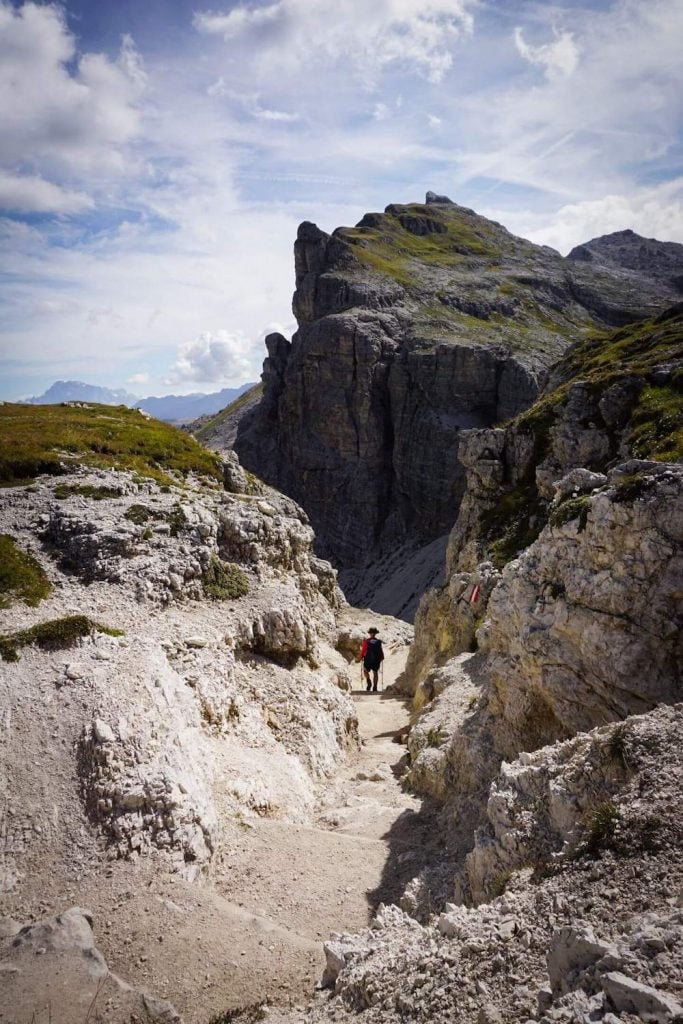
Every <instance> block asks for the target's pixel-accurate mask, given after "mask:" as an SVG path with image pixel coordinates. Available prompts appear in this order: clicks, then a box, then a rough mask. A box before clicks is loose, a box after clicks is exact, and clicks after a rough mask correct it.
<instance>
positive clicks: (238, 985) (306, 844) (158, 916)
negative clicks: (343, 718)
mask: <svg viewBox="0 0 683 1024" xmlns="http://www.w3.org/2000/svg"><path fill="white" fill-rule="evenodd" d="M406 654H407V647H406V646H405V645H399V644H397V645H396V648H395V650H393V651H392V650H391V649H389V650H388V658H387V661H386V663H385V673H384V686H385V690H386V687H388V686H390V684H391V683H392V682H393V681H394V680H395V679H396V678H397V676H398V675H399V674H400V673H401V672H402V670H403V667H404V662H405V657H406ZM353 683H354V692H353V700H354V702H355V704H356V707H357V711H358V719H359V729H360V735H361V737H362V740H363V744H362V747H361V749H360V751H359V752H358V753H357V754H356V755H354V756H353V757H352V758H351V759H350V760H349V761H348V762H347V763H346V764H345V765H344V766H342V768H341V770H340V772H339V774H338V775H337V776H336V777H335V778H333V779H332V780H330V782H329V783H328V784H327V786H326V787H324V789H323V791H322V796H321V801H320V804H319V806H318V809H317V813H316V816H315V819H314V821H313V822H312V823H311V824H308V825H293V824H291V823H288V822H284V821H278V820H277V819H267V818H264V819H256V820H253V819H251V820H250V821H249V822H247V821H246V820H245V821H244V822H243V823H242V825H241V827H236V828H234V830H233V832H232V833H231V834H230V835H229V836H227V837H226V841H225V843H224V845H223V847H222V851H221V853H220V854H219V855H218V856H217V858H216V862H215V863H214V867H213V869H212V873H211V879H210V880H209V881H208V882H206V883H203V884H201V883H199V884H198V883H194V884H189V883H187V882H184V881H183V880H181V879H179V878H178V876H175V875H170V874H167V873H165V872H163V873H162V872H159V871H158V867H157V868H155V865H154V863H153V862H152V861H150V860H148V859H140V861H138V862H137V864H130V863H127V862H124V861H117V862H115V864H113V865H112V867H111V869H109V870H108V871H107V873H106V877H103V876H102V873H101V870H99V869H97V868H96V865H97V863H98V858H99V854H98V853H97V850H96V848H95V847H94V846H93V849H92V850H91V851H88V850H86V843H85V834H84V836H83V841H84V847H83V849H84V853H83V858H84V859H83V864H82V865H81V866H80V868H79V871H78V873H77V874H73V877H71V876H68V877H66V876H64V873H63V872H62V871H61V870H60V869H59V865H58V869H57V870H56V871H55V874H54V878H53V879H52V880H51V881H49V882H48V888H45V886H43V887H42V888H41V891H40V892H39V893H38V892H36V894H35V900H33V901H31V907H30V910H31V911H32V912H33V913H34V914H36V916H39V915H40V914H41V913H44V912H45V910H46V909H47V908H48V907H49V908H54V910H52V912H55V911H57V912H58V911H59V910H64V909H66V907H68V906H71V905H74V904H79V905H81V906H85V907H88V908H89V909H90V910H91V911H92V913H93V918H94V931H95V941H96V943H97V946H98V948H99V949H100V950H101V951H102V953H103V954H104V956H105V957H106V960H107V962H108V964H109V967H110V969H111V970H113V971H115V972H117V973H118V974H119V975H121V976H122V977H124V978H125V979H126V980H127V981H128V982H130V983H131V984H133V985H134V986H136V987H139V988H141V989H147V990H149V991H151V992H154V993H155V994H156V995H157V996H159V997H162V998H165V999H168V1000H170V1001H171V1002H172V1003H173V1004H174V1005H175V1006H176V1007H177V1009H178V1010H179V1012H180V1013H181V1014H182V1017H183V1020H184V1021H185V1022H186V1024H209V1022H211V1021H213V1020H214V1018H219V1016H220V1015H221V1014H224V1013H225V1011H227V1010H231V1009H234V1008H237V1007H245V1006H250V1005H252V1004H256V1003H261V1002H262V1001H263V1000H264V999H267V1000H268V1001H269V1003H271V1004H278V1005H280V1006H284V1007H288V1006H290V1005H291V1006H297V1005H303V1004H305V1003H306V1002H307V1001H308V1000H309V999H310V998H311V996H312V993H313V990H314V986H315V983H316V982H317V981H318V980H319V978H320V977H321V975H322V972H323V969H324V965H325V958H324V954H323V948H322V943H323V941H324V940H325V939H327V938H328V937H329V934H330V932H333V931H337V932H342V931H351V932H353V931H357V930H359V929H361V928H363V927H364V926H365V925H366V924H367V923H368V920H369V918H370V917H371V915H372V913H373V910H374V909H375V907H376V906H377V904H378V903H379V902H381V901H383V900H384V901H387V900H391V899H393V898H397V897H398V896H399V895H400V892H401V890H402V888H403V885H404V884H405V882H406V881H407V880H408V879H410V878H411V877H412V876H413V875H414V874H415V873H416V872H417V871H418V870H419V864H416V861H415V858H416V856H417V855H416V853H415V850H416V849H418V850H419V849H420V848H421V847H423V846H424V845H426V836H425V837H424V838H425V843H423V842H422V837H421V836H420V835H419V834H418V833H419V830H420V829H425V827H426V826H425V822H424V817H423V814H422V813H418V812H419V811H420V801H419V800H417V799H416V798H414V797H413V796H411V795H410V794H409V793H406V792H404V791H403V790H402V788H401V785H400V776H401V774H402V771H403V766H404V758H405V746H403V745H401V744H399V743H396V742H395V737H396V734H397V733H398V732H399V731H400V730H401V729H403V727H404V726H406V725H407V723H408V719H409V708H408V706H407V704H406V702H405V701H404V700H402V699H401V698H399V697H397V696H395V695H393V694H390V693H387V692H380V693H377V694H367V693H365V690H364V687H363V689H362V690H361V689H360V686H361V682H360V671H359V668H358V667H356V668H355V670H354V677H353ZM65 799H66V798H65ZM74 813H75V808H74ZM89 860H91V862H92V869H91V868H90V867H89V864H88V862H89ZM53 885H54V891H50V889H51V887H52V886H53ZM0 1017H1V1014H0ZM30 1020H31V1017H30V1014H29V1016H28V1018H27V1024H29V1021H30ZM22 1024H23V1022H22Z"/></svg>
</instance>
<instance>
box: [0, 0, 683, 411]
mask: <svg viewBox="0 0 683 1024" xmlns="http://www.w3.org/2000/svg"><path fill="white" fill-rule="evenodd" d="M206 2H207V3H208V2H211V3H212V4H214V5H215V6H210V7H209V6H204V2H203V0H194V2H192V3H189V2H186V0H144V2H140V0H66V2H65V3H63V4H59V5H58V4H55V3H33V2H31V3H12V2H9V0H0V96H2V101H1V102H0V235H1V236H2V237H1V240H0V331H1V334H0V397H1V398H4V399H13V398H18V397H24V396H27V395H32V394H40V393H41V392H42V391H44V390H45V388H46V387H47V386H48V385H49V384H50V383H52V382H53V381H54V380H56V379H58V378H61V379H79V380H84V381H87V382H88V383H93V384H101V385H105V386H108V387H116V388H118V387H125V388H126V389H128V390H129V391H132V392H133V393H135V394H138V395H149V394H165V393H168V392H175V393H187V392H191V391H214V390H217V389H219V388H221V387H225V386H234V385H237V384H240V383H243V382H245V381H248V380H256V379H258V375H259V373H260V370H261V363H262V360H263V358H264V355H265V350H264V346H263V338H264V336H265V334H266V333H268V332H269V331H271V330H282V331H283V332H284V333H286V334H287V335H288V336H289V335H290V334H291V333H292V332H293V330H295V327H296V325H295V323H294V321H293V317H292V312H291V296H292V291H293V287H294V265H293V255H292V245H293V241H294V238H295V237H296V229H297V226H298V224H299V223H300V222H301V221H302V220H312V221H314V222H316V223H317V224H318V225H319V226H320V227H322V228H323V229H325V230H328V231H331V230H333V229H334V228H335V227H337V226H338V225H341V224H355V223H356V222H357V221H358V220H359V219H360V217H361V216H362V215H363V214H364V213H365V212H367V211H370V210H382V209H383V208H384V207H385V206H386V205H387V204H388V203H392V202H399V203H400V202H416V201H417V202H420V201H423V199H424V193H425V192H426V191H427V190H428V189H432V190H434V191H436V192H440V193H446V194H447V195H449V196H450V197H451V198H452V199H454V200H455V201H456V202H458V203H461V204H462V205H464V206H469V207H473V208H474V209H475V210H477V212H479V213H482V214H484V215H485V216H488V217H492V218H493V219H495V220H498V221H500V222H501V223H503V224H505V225H506V227H508V228H509V229H510V230H511V231H514V232H515V233H516V234H520V235H523V236H525V237H527V238H530V239H532V240H533V241H535V242H538V243H542V244H546V245H551V246H553V247H554V248H556V249H558V250H559V251H561V252H562V253H566V252H568V251H569V249H570V248H571V247H572V246H574V245H576V244H578V243H580V242H582V241H586V240H588V239H589V238H594V237H596V236H598V235H601V234H605V233H607V232H610V231H617V230H621V229H623V228H632V229H634V230H635V231H638V232H639V233H641V234H643V235H646V236H648V237H657V238H660V239H663V240H671V241H679V242H683V131H682V129H683V59H682V58H681V53H682V52H683V0H565V2H558V3H553V2H537V0H533V2H532V0H530V2H523V0H522V2H517V0H246V2H237V3H234V2H233V3H231V2H221V0H206Z"/></svg>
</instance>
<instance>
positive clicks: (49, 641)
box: [0, 615, 123, 661]
mask: <svg viewBox="0 0 683 1024" xmlns="http://www.w3.org/2000/svg"><path fill="white" fill-rule="evenodd" d="M93 633H106V634H107V635H108V636H123V630H121V629H112V628H110V627H109V626H103V625H102V624H101V623H100V622H95V621H94V620H93V619H89V618H88V616H87V615H67V616H66V617H65V618H63V619H50V620H49V621H47V622H39V623H37V625H35V626H31V627H30V629H22V630H19V631H18V632H16V633H7V634H5V635H3V636H0V658H2V660H3V661H19V651H20V650H21V648H22V647H30V646H31V645H35V646H36V647H41V648H42V649H43V650H47V651H59V650H65V649H67V648H69V647H73V646H74V644H76V643H78V641H79V640H82V639H83V637H86V636H92V634H93Z"/></svg>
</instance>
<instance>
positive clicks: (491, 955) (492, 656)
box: [281, 308, 683, 1024]
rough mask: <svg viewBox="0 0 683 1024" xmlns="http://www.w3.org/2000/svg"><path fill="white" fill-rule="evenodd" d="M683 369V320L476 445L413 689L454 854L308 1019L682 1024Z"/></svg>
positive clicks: (370, 937)
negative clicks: (680, 794)
mask: <svg viewBox="0 0 683 1024" xmlns="http://www.w3.org/2000/svg"><path fill="white" fill-rule="evenodd" d="M682 372H683V312H682V311H681V309H680V308H674V309H672V310H670V311H668V312H666V313H664V314H661V315H660V316H658V317H656V318H653V319H652V320H649V321H646V322H644V323H639V324H635V325H631V326H627V327H622V328H620V329H619V330H617V331H613V332H603V333H601V334H594V335H592V336H589V337H587V338H586V339H584V340H583V341H581V342H579V343H578V344H576V345H575V346H573V347H572V348H571V349H570V350H569V351H568V352H567V353H566V355H565V357H564V358H563V359H562V360H561V361H560V363H559V364H558V365H557V366H556V367H555V368H554V369H553V371H552V374H551V377H550V379H549V381H548V384H547V386H546V389H545V390H544V392H543V394H542V395H541V396H540V397H539V398H538V399H537V400H536V401H535V402H534V403H533V404H532V405H531V406H530V408H529V409H527V410H525V411H524V412H522V413H521V414H519V415H518V416H517V417H515V418H514V419H513V420H512V422H511V423H510V424H508V425H507V426H506V427H505V428H497V429H490V428H488V429H483V430H472V431H469V432H467V433H466V434H465V435H464V436H463V439H462V451H463V455H464V458H463V461H464V464H465V465H466V467H467V480H466V491H465V497H464V500H463V502H462V504H461V508H460V513H459V516H458V519H457V521H456V523H455V526H454V528H453V530H452V532H451V535H450V538H449V544H448V558H447V565H446V582H445V583H444V585H443V586H442V587H441V588H438V589H435V590H433V591H431V592H430V593H428V594H427V595H425V597H424V598H423V601H422V603H421V606H420V609H419V612H418V615H417V618H416V642H415V644H414V645H413V647H412V649H411V654H410V659H409V665H408V669H407V672H406V675H405V677H404V680H403V685H404V688H405V691H406V692H413V691H414V694H415V696H414V712H415V716H414V723H413V726H412V728H411V730H410V733H409V735H408V754H409V767H408V770H407V771H406V775H405V777H404V778H405V782H406V784H407V785H408V786H409V787H411V788H412V790H413V792H417V793H419V794H421V795H422V796H423V798H424V805H423V807H424V808H427V807H429V808H432V813H433V809H434V808H440V812H437V813H438V824H437V825H436V828H435V831H436V833H437V835H438V836H439V838H440V850H439V851H433V852H432V857H431V859H430V861H429V863H427V864H421V865H419V864H417V863H416V864H415V870H414V874H413V877H412V878H411V879H409V880H408V881H407V882H405V884H404V886H403V892H402V894H401V895H400V897H399V898H398V900H397V905H394V906H389V907H381V908H380V909H379V911H378V913H377V915H376V917H375V918H374V919H373V921H372V923H371V926H370V927H369V928H368V929H366V930H364V931H362V932H361V933H359V934H354V935H348V934H343V935H334V936H332V938H331V940H330V941H329V942H328V943H327V944H326V947H325V948H326V953H327V967H328V969H327V974H326V980H327V982H328V983H329V985H330V986H331V987H332V989H333V993H332V995H331V996H330V998H329V999H328V1000H327V1001H325V1000H323V999H321V1000H320V1001H319V1002H318V1003H317V1004H316V1005H315V1006H314V1007H313V1008H312V1009H311V1010H310V1012H309V1014H308V1015H307V1016H306V1017H305V1018H304V1020H305V1021H306V1022H307V1024H323V1022H328V1021H331V1020H335V1021H341V1022H344V1021H347V1020H348V1021H351V1020H354V1019H356V1017H357V1015H358V1013H359V1012H362V1013H363V1018H364V1019H365V1020H367V1021H368V1022H370V1024H390V1022H392V1021H395V1020H397V1019H409V1020H414V1021H419V1022H425V1024H426V1022H437V1024H447V1022H448V1021H450V1020H453V1019H457V1020H459V1021H463V1022H466V1024H502V1022H506V1024H507V1022H508V1021H509V1022H520V1024H531V1022H537V1024H553V1022H563V1024H589V1022H604V1024H615V1022H616V1021H624V1022H631V1021H633V1022H635V1021H659V1022H670V1024H674V1022H678V1021H680V1020H681V1019H683V1002H682V996H683V957H682V956H681V947H680V944H679V943H680V938H681V935H683V914H682V912H681V909H680V907H679V905H678V904H679V902H680V900H679V897H678V896H677V895H675V894H677V893H679V892H680V886H681V882H682V880H683V861H682V859H681V830H680V821H679V812H678V804H679V799H678V788H679V786H680V774H681V770H680V765H681V733H680V726H681V716H682V714H683V704H682V703H681V701H682V698H683V678H682V677H681V665H682V664H683V631H682V628H681V627H682V624H683V605H682V595H683V589H682V581H683V465H681V460H682V457H683V387H682V377H681V374H682ZM423 813H424V812H423ZM394 838H395V842H394V847H393V860H394V862H395V864H396V865H400V864H402V863H404V862H405V861H406V859H407V858H410V856H411V852H410V851H406V850H405V847H404V845H403V844H402V842H401V832H400V830H399V829H398V828H397V829H396V832H395V837H394ZM409 863H410V861H409ZM388 870H390V867H388ZM281 1019H282V1021H283V1022H285V1021H286V1022H287V1024H293V1022H294V1019H298V1018H294V1017H291V1016H287V1015H284V1016H283V1017H282V1018H281Z"/></svg>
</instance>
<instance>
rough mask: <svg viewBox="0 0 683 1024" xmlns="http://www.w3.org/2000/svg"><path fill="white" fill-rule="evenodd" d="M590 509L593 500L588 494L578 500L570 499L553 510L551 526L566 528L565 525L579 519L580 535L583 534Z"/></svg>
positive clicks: (550, 520)
mask: <svg viewBox="0 0 683 1024" xmlns="http://www.w3.org/2000/svg"><path fill="white" fill-rule="evenodd" d="M590 507H591V500H590V498H589V497H588V495H587V494H582V495H580V496H579V497H577V498H568V499H567V500H566V501H563V502H562V503H561V504H560V505H558V506H557V508H554V509H553V510H552V512H551V513H550V518H549V520H548V521H549V523H550V525H551V526H564V525H565V523H571V522H573V520H574V519H578V521H579V527H578V528H579V533H582V532H583V531H584V530H585V529H586V523H587V522H588V510H589V508H590Z"/></svg>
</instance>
